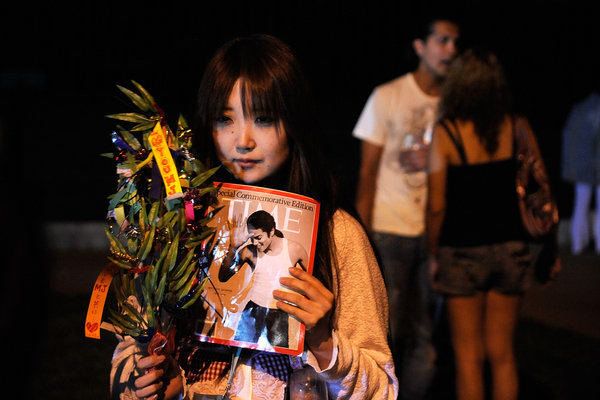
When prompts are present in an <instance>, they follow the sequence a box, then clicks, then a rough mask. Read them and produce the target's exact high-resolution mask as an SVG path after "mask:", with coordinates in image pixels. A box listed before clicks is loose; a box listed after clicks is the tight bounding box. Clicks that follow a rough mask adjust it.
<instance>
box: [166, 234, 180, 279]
mask: <svg viewBox="0 0 600 400" xmlns="http://www.w3.org/2000/svg"><path fill="white" fill-rule="evenodd" d="M178 250H179V232H177V235H175V238H174V239H173V241H172V242H171V246H170V247H169V252H168V253H167V259H166V262H165V266H164V267H163V273H165V275H166V272H167V271H168V272H170V271H171V270H172V269H173V267H174V266H175V262H176V261H177V252H178Z"/></svg>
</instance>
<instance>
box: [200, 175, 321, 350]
mask: <svg viewBox="0 0 600 400" xmlns="http://www.w3.org/2000/svg"><path fill="white" fill-rule="evenodd" d="M221 192H222V194H223V196H221V199H220V200H221V201H220V206H221V205H222V206H223V209H222V210H221V211H220V214H219V216H220V218H215V221H216V226H215V227H216V228H217V232H218V237H219V244H218V245H217V246H216V248H215V250H214V251H213V252H214V253H215V262H213V264H212V265H211V267H210V269H209V271H208V275H209V276H210V280H211V283H210V284H207V288H206V297H205V299H206V300H207V302H205V303H204V304H211V305H212V306H211V307H208V308H206V316H205V317H204V319H203V321H198V322H199V324H198V326H197V336H198V337H199V340H201V341H209V342H214V343H220V344H227V345H233V346H238V347H248V348H254V349H259V350H266V351H273V352H281V353H287V354H299V352H301V350H302V342H303V338H304V326H303V325H302V324H300V322H299V321H298V320H296V319H295V318H294V317H292V316H290V315H289V314H288V313H286V312H284V311H282V310H280V309H279V308H277V300H276V299H275V298H274V297H273V291H274V290H289V289H286V288H285V287H284V286H282V284H281V283H280V278H282V277H289V276H291V275H290V273H289V269H290V268H302V269H303V270H304V271H307V272H309V273H312V264H313V263H312V259H311V257H312V256H313V255H314V240H315V237H316V230H315V228H316V226H317V224H316V221H317V218H318V203H317V202H315V201H314V200H312V199H305V198H297V197H298V196H297V195H294V194H291V193H286V192H277V191H273V190H270V189H269V190H264V189H262V188H254V187H247V186H243V185H226V186H224V188H222V189H221ZM257 193H258V194H257ZM290 196H291V197H290Z"/></svg>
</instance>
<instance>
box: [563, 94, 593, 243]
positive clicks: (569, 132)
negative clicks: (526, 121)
mask: <svg viewBox="0 0 600 400" xmlns="http://www.w3.org/2000/svg"><path fill="white" fill-rule="evenodd" d="M599 137H600V89H599V88H595V89H594V90H592V91H591V93H590V94H589V95H588V96H587V97H586V98H585V99H584V100H582V101H580V102H578V103H577V104H575V105H574V106H573V109H572V110H571V113H570V114H569V117H568V119H567V122H566V124H565V127H564V130H563V143H562V178H563V180H565V181H567V182H569V183H572V184H573V185H574V201H573V215H572V218H571V251H572V252H573V254H580V253H581V252H582V251H584V250H585V249H586V248H587V247H588V245H589V243H590V237H591V236H593V237H594V240H595V242H594V243H595V249H596V253H598V254H600V139H599ZM594 191H595V192H596V210H595V211H596V212H595V216H594V218H593V221H594V222H593V233H592V235H590V233H591V232H590V228H589V214H590V203H591V200H592V196H593V194H594Z"/></svg>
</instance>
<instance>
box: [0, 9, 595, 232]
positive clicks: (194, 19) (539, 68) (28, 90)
mask: <svg viewBox="0 0 600 400" xmlns="http://www.w3.org/2000/svg"><path fill="white" fill-rule="evenodd" d="M440 3H441V2H437V3H436V2H432V1H419V2H408V1H379V0H374V1H367V2H357V3H355V4H353V5H351V4H349V3H347V2H339V1H335V2H334V1H329V2H318V1H270V2H269V1H256V2H237V1H234V2H231V1H229V2H225V1H224V2H207V1H194V2H183V1H171V2H160V1H145V2H140V1H103V2H79V3H72V2H65V3H64V4H63V3H62V2H43V3H37V4H36V3H23V5H21V6H14V5H12V6H11V5H3V6H1V7H2V8H3V10H2V13H1V17H0V18H2V26H1V27H0V29H2V31H1V35H2V38H3V39H2V47H3V48H2V62H1V70H0V74H1V75H0V79H1V80H0V90H1V93H2V100H1V103H0V106H1V109H0V112H1V113H2V122H3V142H4V144H3V147H4V150H3V152H4V153H5V154H8V155H9V156H13V157H16V158H15V162H17V163H18V168H17V170H18V171H19V172H20V173H22V174H23V177H22V178H21V182H22V184H24V185H25V186H27V187H28V188H29V190H34V191H35V193H36V196H38V198H39V201H38V202H37V207H36V208H37V210H38V214H37V215H38V216H39V217H40V218H43V219H46V220H50V221H57V220H58V221H62V220H68V221H81V220H98V219H102V218H103V217H104V211H105V208H106V201H105V196H106V195H107V194H108V193H111V192H112V190H113V189H114V183H115V181H114V179H115V176H114V175H113V168H112V163H111V161H110V160H107V159H104V158H101V157H99V154H100V153H102V152H106V151H112V148H111V146H110V142H109V139H108V138H109V136H108V135H109V133H110V132H111V129H113V122H112V121H111V120H108V119H106V118H104V117H103V115H105V114H109V113H114V112H123V111H126V105H125V104H124V103H122V102H121V100H120V99H122V98H123V97H122V96H120V92H119V91H118V90H117V89H116V87H115V84H120V85H123V86H126V87H131V86H132V85H131V83H130V80H131V79H134V80H136V81H138V82H140V83H141V84H142V85H144V86H145V87H146V88H147V89H148V90H149V91H150V92H151V93H152V94H153V95H154V97H155V98H156V99H157V101H158V102H159V104H161V105H162V106H163V108H165V109H166V111H167V114H168V115H169V116H170V117H171V118H176V117H177V115H178V113H180V112H181V113H183V114H184V115H186V116H187V117H188V118H191V117H192V114H193V106H194V104H195V95H196V90H197V87H198V83H199V79H200V76H201V74H202V72H203V70H204V66H205V64H206V62H207V60H208V58H209V57H210V56H211V55H212V53H213V52H214V51H215V50H216V49H217V47H219V45H221V44H222V43H223V42H224V41H226V40H227V39H230V38H232V37H234V36H236V35H237V34H245V33H253V32H265V33H271V34H274V35H276V36H279V37H280V38H282V39H284V40H285V41H287V42H288V43H290V44H291V45H292V47H294V48H295V50H296V51H297V53H298V54H299V57H300V59H301V60H302V63H303V65H304V67H305V70H306V72H307V74H308V75H309V77H310V81H311V83H312V86H313V90H314V92H315V93H316V100H317V102H318V106H319V107H320V110H321V117H322V118H323V121H324V123H325V126H326V128H327V132H328V136H327V137H326V138H325V141H326V142H327V144H328V146H327V148H328V149H330V154H329V156H330V158H331V159H332V161H333V162H334V164H336V165H338V166H341V168H340V179H342V180H343V181H346V182H348V183H349V185H348V186H347V187H346V190H347V191H348V193H349V195H352V194H353V193H352V187H353V184H354V179H355V178H354V177H355V173H356V168H357V164H358V143H357V142H356V141H355V140H354V139H353V138H352V137H351V131H352V128H353V126H354V124H355V122H356V120H357V118H358V116H359V114H360V111H361V109H362V107H363V105H364V102H365V101H366V99H367V96H368V95H369V93H370V92H371V90H372V89H373V87H374V86H375V85H377V84H379V83H382V82H385V81H387V80H389V79H392V78H394V77H396V76H398V75H400V74H401V73H404V72H406V71H408V70H410V69H412V68H413V67H414V65H415V62H414V57H413V53H412V48H411V47H410V40H411V38H412V37H411V34H412V32H413V30H412V29H413V27H414V24H415V22H416V21H417V20H418V19H419V18H420V17H422V16H423V15H428V14H430V12H431V11H434V12H435V11H437V10H438V9H440V10H441V9H443V10H444V11H447V10H450V11H451V12H452V13H454V14H456V15H457V16H458V18H459V21H460V22H461V24H462V27H463V39H464V40H463V46H464V47H466V46H469V45H471V44H473V45H478V46H481V47H486V48H489V49H492V50H494V51H496V52H497V53H498V55H499V56H500V57H501V60H502V61H503V63H504V65H505V69H506V72H507V75H508V77H509V80H510V83H511V86H512V88H513V93H514V95H515V100H516V104H517V106H518V108H519V110H520V111H522V112H523V113H524V114H525V115H527V116H528V117H529V118H530V120H531V123H532V125H533V127H534V129H535V130H536V132H537V134H538V136H539V142H540V145H541V147H542V151H543V154H544V156H545V157H546V160H547V164H548V167H549V170H550V173H551V174H552V176H553V180H554V184H555V186H556V191H557V194H558V197H559V202H560V206H561V209H562V211H563V213H562V214H563V215H567V214H569V213H570V206H571V204H570V202H571V194H570V191H571V190H572V188H571V187H570V186H569V185H566V184H564V183H562V182H560V180H559V177H558V174H559V166H560V165H559V163H560V148H559V146H560V133H561V129H562V126H563V124H564V120H565V118H566V114H567V112H568V110H569V108H570V106H571V105H572V104H573V103H574V102H575V101H577V100H579V99H581V98H582V97H583V96H584V95H585V94H586V93H587V91H588V88H589V87H590V85H591V80H592V79H597V72H596V71H597V70H598V64H597V63H595V64H594V63H593V62H592V61H593V60H594V59H595V54H594V53H596V50H595V46H596V45H597V43H598V40H597V39H598V38H599V37H600V34H599V31H600V28H599V27H598V24H597V23H595V21H594V19H593V15H594V13H593V12H592V8H591V6H583V5H582V4H579V3H578V2H574V1H546V2H543V3H540V4H543V6H537V5H536V6H533V5H524V4H522V3H525V2H519V1H504V2H500V1H488V2H446V3H441V4H445V5H444V6H443V7H442V6H440V5H439V4H440ZM31 184H35V185H34V186H30V185H31ZM349 186H352V187H349ZM42 198H43V200H42Z"/></svg>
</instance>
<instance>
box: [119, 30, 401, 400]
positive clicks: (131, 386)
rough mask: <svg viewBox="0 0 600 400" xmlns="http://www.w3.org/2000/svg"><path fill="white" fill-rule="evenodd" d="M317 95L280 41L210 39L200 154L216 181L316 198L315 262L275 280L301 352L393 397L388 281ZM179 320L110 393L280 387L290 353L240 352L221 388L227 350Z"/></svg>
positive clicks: (346, 386)
mask: <svg viewBox="0 0 600 400" xmlns="http://www.w3.org/2000/svg"><path fill="white" fill-rule="evenodd" d="M312 107H313V102H312V101H311V97H310V96H309V92H308V89H307V85H306V83H305V81H304V77H303V74H302V72H301V70H300V67H299V64H298V61H297V60H296V58H295V56H294V54H293V53H292V51H291V50H290V48H289V47H288V46H287V45H286V44H285V43H283V42H281V41H280V40H278V39H276V38H274V37H271V36H267V35H253V36H249V37H244V38H238V39H234V40H232V41H230V42H228V43H227V44H225V45H224V46H223V47H221V48H220V49H219V50H218V51H217V53H216V54H215V56H214V57H213V58H212V60H211V61H210V63H209V64H208V67H207V69H206V71H205V73H204V76H203V79H202V83H201V87H200V92H199V103H198V115H197V121H198V124H197V127H196V131H195V134H196V140H195V144H196V146H197V148H196V149H195V155H196V156H197V157H198V158H199V159H201V160H202V161H204V162H205V165H206V166H207V167H214V166H217V165H222V168H221V169H220V170H219V172H218V174H219V175H218V176H217V177H216V180H217V181H221V182H231V183H242V184H251V185H254V186H262V187H269V188H274V189H279V190H285V191H289V192H294V193H298V194H302V195H305V196H309V197H312V198H314V199H316V200H317V201H319V202H320V213H319V226H318V236H317V245H316V252H315V260H314V269H313V274H312V275H311V274H309V273H307V272H306V271H304V270H302V269H301V268H291V269H290V274H291V275H292V276H291V277H289V278H281V280H280V282H281V284H282V285H284V286H286V287H287V288H289V289H292V290H293V291H294V292H291V293H290V292H288V291H279V290H275V291H274V292H273V295H274V297H275V298H276V299H277V300H279V301H278V302H277V306H278V308H280V309H281V310H283V311H285V312H287V313H289V314H290V315H292V316H293V317H295V318H297V319H299V320H300V321H301V322H303V323H304V324H305V326H306V335H305V346H304V347H305V353H304V354H303V357H302V362H303V364H304V365H305V367H308V368H310V369H311V370H313V371H314V372H315V373H316V374H317V375H318V377H319V378H320V379H321V380H322V381H324V382H326V384H327V388H328V392H329V396H330V398H334V399H346V398H353V399H365V400H366V399H395V398H396V396H397V393H398V383H397V380H396V377H395V373H394V365H393V361H392V356H391V352H390V349H389V346H388V343H387V332H388V305H387V296H386V291H385V285H384V283H383V278H382V276H381V273H380V270H379V267H378V264H377V261H376V259H375V256H374V254H373V251H372V248H371V246H370V244H369V241H368V238H367V235H366V234H365V232H364V230H363V229H362V226H361V225H360V224H359V222H358V221H356V220H355V219H354V218H353V217H351V216H350V214H349V213H347V212H346V211H344V210H343V209H342V208H341V207H340V206H339V203H338V199H337V198H336V195H335V190H334V188H335V185H334V181H333V179H332V177H331V175H330V173H329V172H328V169H327V168H326V165H325V163H324V162H323V158H322V154H321V150H320V147H322V136H320V132H318V131H317V127H318V123H317V119H316V117H315V112H314V110H313V109H312ZM190 322H192V321H190ZM180 325H181V326H178V334H179V339H178V341H177V343H176V345H177V350H176V352H175V355H174V356H173V357H165V356H145V357H142V358H141V359H140V360H139V361H138V371H135V372H133V373H131V376H119V377H117V376H116V375H119V372H115V371H118V366H117V365H115V362H113V375H115V376H114V378H113V379H112V381H113V393H115V392H116V394H117V395H120V396H122V397H121V398H146V397H151V396H155V395H158V396H161V398H163V397H164V398H180V397H181V396H185V398H191V399H192V398H204V397H200V396H201V395H213V396H214V395H223V394H227V395H228V396H229V398H231V399H283V398H284V397H285V391H286V386H287V384H288V381H289V377H290V374H291V373H292V367H291V363H290V358H289V356H287V355H283V354H275V353H265V352H256V351H245V352H242V358H241V360H240V363H239V366H238V367H237V368H236V369H235V371H234V378H233V382H232V384H231V386H230V389H229V390H228V391H227V382H226V381H227V376H223V375H220V376H215V374H211V372H212V368H213V366H219V365H222V364H225V370H227V369H228V368H229V366H230V364H229V361H231V356H229V358H227V356H223V354H222V353H219V351H217V350H219V349H218V346H215V345H211V346H212V347H211V346H207V345H206V344H201V343H198V342H196V341H194V340H193V339H192V340H190V339H189V336H186V329H185V325H186V324H185V321H183V323H181V324H180ZM224 352H225V353H226V350H225V351H224ZM260 360H262V361H264V362H262V364H260V365H259V361H260ZM273 366H276V367H277V368H273ZM146 370H149V371H150V372H148V373H147V374H146V373H145V372H146ZM121 375H123V374H122V373H121ZM117 378H119V379H117ZM117 381H118V382H121V383H120V384H119V385H117V386H115V385H116V384H117ZM226 392H227V393H226Z"/></svg>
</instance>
